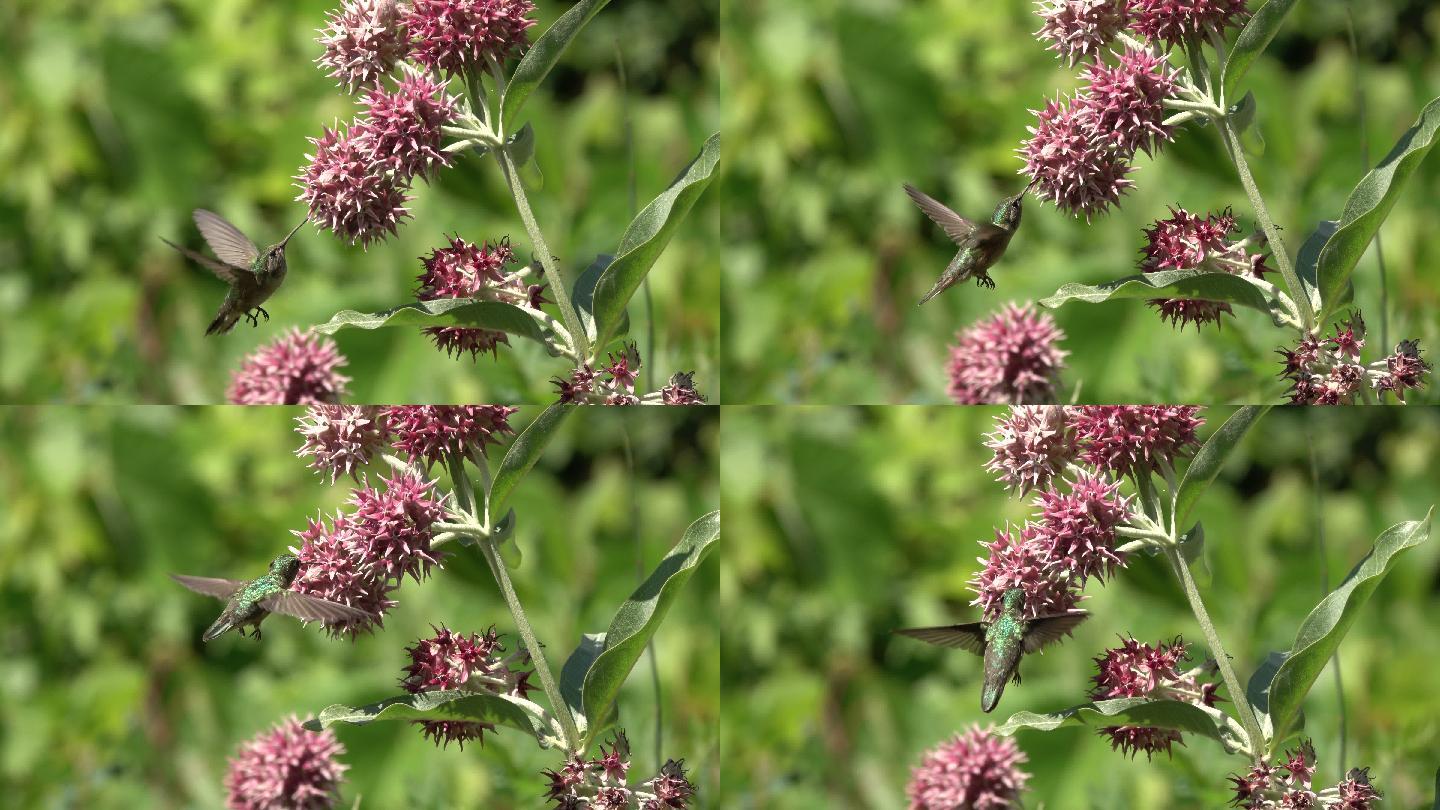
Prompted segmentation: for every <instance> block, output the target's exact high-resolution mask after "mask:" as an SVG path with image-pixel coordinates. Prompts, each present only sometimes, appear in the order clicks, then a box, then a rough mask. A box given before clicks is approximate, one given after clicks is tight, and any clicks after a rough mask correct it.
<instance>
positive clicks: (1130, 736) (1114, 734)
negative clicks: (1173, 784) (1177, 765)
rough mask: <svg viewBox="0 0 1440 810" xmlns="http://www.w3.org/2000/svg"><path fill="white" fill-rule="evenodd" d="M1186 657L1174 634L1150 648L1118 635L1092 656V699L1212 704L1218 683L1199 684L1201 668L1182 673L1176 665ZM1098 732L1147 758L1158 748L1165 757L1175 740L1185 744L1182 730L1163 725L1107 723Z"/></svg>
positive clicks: (1117, 746) (1120, 747)
mask: <svg viewBox="0 0 1440 810" xmlns="http://www.w3.org/2000/svg"><path fill="white" fill-rule="evenodd" d="M1184 660H1185V644H1184V642H1182V641H1181V640H1180V639H1178V638H1177V639H1175V640H1174V641H1173V642H1171V643H1169V644H1166V643H1164V642H1160V643H1157V644H1155V645H1154V646H1151V645H1149V644H1142V643H1140V642H1138V641H1136V640H1135V639H1133V638H1126V639H1121V645H1120V646H1119V647H1116V648H1113V649H1109V650H1106V651H1105V654H1104V655H1102V656H1100V657H1099V658H1096V659H1095V666H1096V668H1097V669H1098V670H1099V674H1097V675H1095V677H1094V678H1093V680H1094V681H1095V685H1094V686H1093V687H1092V688H1091V689H1090V697H1091V698H1093V699H1095V700H1109V699H1111V698H1131V697H1149V698H1155V699H1163V700H1178V701H1184V702H1187V703H1194V704H1196V705H1198V706H1214V705H1215V702H1216V701H1217V700H1219V699H1220V698H1219V697H1218V696H1217V695H1216V694H1215V689H1216V685H1215V684H1213V683H1201V682H1200V678H1199V676H1200V675H1201V674H1202V673H1203V671H1204V667H1197V668H1196V669H1193V670H1190V671H1189V672H1181V671H1180V663H1181V662H1182V661H1184ZM1097 733H1099V734H1100V735H1101V736H1106V737H1109V738H1110V746H1111V747H1112V748H1114V749H1117V750H1119V751H1121V752H1123V753H1125V754H1127V755H1129V756H1132V757H1133V756H1134V755H1135V754H1136V752H1138V751H1144V752H1145V758H1146V759H1149V758H1150V756H1151V755H1152V754H1154V753H1155V752H1156V751H1164V752H1165V753H1166V754H1167V755H1169V754H1170V752H1171V745H1172V744H1173V743H1180V744H1181V745H1184V744H1185V741H1184V739H1183V738H1182V737H1181V735H1180V732H1178V731H1174V730H1172V729H1165V728H1152V727H1147V726H1105V727H1104V728H1101V729H1098V732H1097Z"/></svg>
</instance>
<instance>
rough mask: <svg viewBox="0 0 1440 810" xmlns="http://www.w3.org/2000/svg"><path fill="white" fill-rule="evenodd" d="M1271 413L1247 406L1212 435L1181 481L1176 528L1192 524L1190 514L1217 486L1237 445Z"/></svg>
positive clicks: (1264, 408)
mask: <svg viewBox="0 0 1440 810" xmlns="http://www.w3.org/2000/svg"><path fill="white" fill-rule="evenodd" d="M1268 410H1270V406H1268V405H1246V406H1245V407H1243V408H1240V409H1239V410H1237V411H1235V413H1233V414H1231V415H1230V418H1229V419H1226V420H1225V424H1223V425H1221V426H1220V429H1219V430H1217V431H1215V432H1214V433H1212V434H1210V438H1208V439H1206V440H1205V444H1204V446H1202V447H1201V448H1200V452H1198V453H1196V454H1195V458H1194V459H1192V460H1191V461H1190V466H1189V467H1186V468H1185V477H1184V478H1182V479H1181V480H1180V490H1179V492H1178V493H1177V494H1176V496H1175V524H1176V525H1177V526H1184V525H1185V524H1186V523H1188V522H1189V520H1190V512H1191V511H1192V510H1193V509H1194V508H1195V504H1196V503H1197V502H1198V501H1199V500H1200V496H1201V495H1203V494H1205V490H1206V489H1207V488H1209V486H1210V484H1211V483H1212V482H1214V480H1215V476H1216V475H1218V474H1219V473H1220V468H1221V467H1223V466H1225V460H1226V459H1228V458H1229V457H1230V454H1231V453H1232V452H1234V450H1235V447H1236V445H1238V444H1240V440H1241V439H1243V438H1245V434H1246V432H1248V431H1249V430H1250V428H1251V427H1252V426H1253V425H1254V424H1255V423H1256V422H1258V421H1259V420H1260V417H1262V416H1264V415H1265V412H1266V411H1268Z"/></svg>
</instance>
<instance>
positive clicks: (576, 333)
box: [495, 147, 590, 359]
mask: <svg viewBox="0 0 1440 810" xmlns="http://www.w3.org/2000/svg"><path fill="white" fill-rule="evenodd" d="M495 159H496V160H497V161H498V162H499V163H500V173H501V174H503V175H504V176H505V184H506V185H508V186H509V187H510V194H511V196H513V197H514V198H515V208H516V210H518V211H519V212H520V221H521V222H523V223H525V232H526V233H527V234H529V235H530V244H531V245H532V246H533V247H534V248H535V252H536V253H538V254H540V256H539V258H540V266H541V267H543V268H545V279H546V280H547V281H549V282H550V294H551V295H553V296H555V305H556V306H558V307H560V315H561V318H562V320H564V321H565V328H566V329H568V330H569V331H570V340H571V342H572V343H573V344H574V349H575V356H576V357H579V358H582V359H583V358H585V357H588V356H589V355H590V340H589V337H588V336H587V335H586V334H585V327H584V325H582V324H581V323H580V315H579V313H578V312H576V311H575V305H574V304H573V303H572V302H571V301H570V292H569V288H568V287H567V286H566V284H567V280H566V279H565V277H564V276H562V275H561V274H560V267H559V265H557V264H556V263H555V257H554V256H553V255H552V254H551V253H550V246H549V245H547V244H545V235H544V234H542V233H541V232H540V226H539V225H538V224H537V223H536V222H535V212H533V211H531V210H530V200H529V198H527V197H526V196H525V187H524V186H523V185H522V184H521V182H520V172H519V169H518V168H517V167H516V166H515V162H514V161H513V160H511V159H510V154H509V153H508V152H507V151H506V150H505V149H504V148H503V147H502V148H499V149H496V150H495Z"/></svg>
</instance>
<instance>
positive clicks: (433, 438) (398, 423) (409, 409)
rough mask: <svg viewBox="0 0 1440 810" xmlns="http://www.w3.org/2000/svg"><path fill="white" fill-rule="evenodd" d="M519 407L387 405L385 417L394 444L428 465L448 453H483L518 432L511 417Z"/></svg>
mask: <svg viewBox="0 0 1440 810" xmlns="http://www.w3.org/2000/svg"><path fill="white" fill-rule="evenodd" d="M516 410H518V409H517V408H508V407H505V406H504V405H392V406H390V407H388V408H386V409H385V419H386V425H388V426H389V428H390V432H391V434H392V435H393V436H394V443H393V446H394V448H395V449H396V450H399V451H400V452H402V453H405V454H406V455H408V456H409V457H410V459H411V461H416V460H423V461H424V462H425V465H426V466H427V467H429V466H431V465H433V464H435V463H436V462H441V463H443V462H444V461H445V455H446V454H447V453H454V454H456V455H464V454H466V453H468V452H475V453H480V454H484V453H485V448H486V447H487V446H489V445H491V444H499V443H500V437H501V436H504V435H506V434H509V433H514V432H515V431H514V430H513V429H512V428H511V427H510V421H509V420H510V415H511V414H513V413H515V411H516Z"/></svg>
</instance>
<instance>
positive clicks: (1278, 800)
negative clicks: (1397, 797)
mask: <svg viewBox="0 0 1440 810" xmlns="http://www.w3.org/2000/svg"><path fill="white" fill-rule="evenodd" d="M1315 761H1316V757H1315V747H1314V746H1313V745H1311V744H1310V741H1309V740H1306V741H1304V742H1302V743H1301V744H1300V747H1299V748H1297V749H1295V750H1292V751H1286V752H1285V760H1284V761H1283V762H1280V763H1278V764H1274V765H1272V764H1270V763H1269V762H1268V761H1267V760H1265V759H1261V760H1260V762H1259V763H1258V764H1256V765H1253V766H1251V768H1250V770H1249V771H1247V772H1246V773H1244V774H1231V775H1230V777H1229V779H1230V781H1231V782H1234V785H1233V786H1232V787H1233V789H1234V791H1235V797H1234V798H1233V799H1231V800H1230V804H1231V805H1232V806H1235V807H1243V808H1246V810H1291V809H1292V808H1298V809H1299V810H1310V808H1315V810H1318V809H1319V808H1322V807H1323V808H1334V809H1335V810H1371V808H1373V807H1375V806H1376V804H1377V803H1378V802H1379V800H1380V798H1381V794H1380V792H1379V791H1377V790H1376V789H1375V787H1374V786H1373V785H1371V784H1370V769H1369V768H1351V769H1350V771H1349V772H1348V773H1346V774H1345V778H1344V779H1341V780H1340V781H1339V782H1338V783H1337V784H1336V785H1335V786H1333V787H1330V788H1326V789H1324V790H1321V791H1319V792H1316V791H1315V790H1314V784H1313V783H1314V779H1315Z"/></svg>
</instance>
